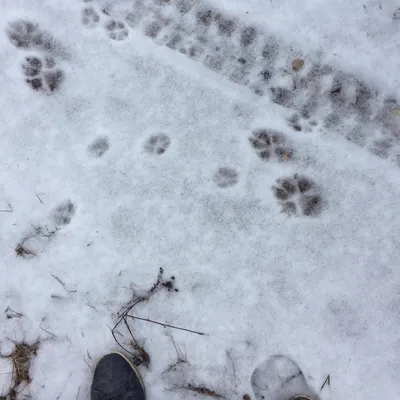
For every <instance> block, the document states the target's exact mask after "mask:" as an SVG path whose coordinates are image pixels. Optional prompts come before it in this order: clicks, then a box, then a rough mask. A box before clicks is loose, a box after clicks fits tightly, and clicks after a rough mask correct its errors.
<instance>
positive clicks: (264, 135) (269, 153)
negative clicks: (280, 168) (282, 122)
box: [249, 129, 294, 162]
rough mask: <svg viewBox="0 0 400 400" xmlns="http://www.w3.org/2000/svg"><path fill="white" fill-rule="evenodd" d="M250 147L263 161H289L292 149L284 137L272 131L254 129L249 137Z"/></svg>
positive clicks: (291, 156)
mask: <svg viewBox="0 0 400 400" xmlns="http://www.w3.org/2000/svg"><path fill="white" fill-rule="evenodd" d="M249 142H250V145H251V147H252V148H253V149H254V151H255V152H256V154H257V155H258V156H259V157H260V158H261V159H262V160H264V161H268V160H276V161H279V162H284V161H289V160H291V159H292V158H293V153H294V151H293V149H292V148H291V147H290V146H289V145H288V143H287V139H286V137H285V135H283V134H282V133H280V132H277V131H274V130H272V129H255V130H253V132H252V134H251V136H250V137H249Z"/></svg>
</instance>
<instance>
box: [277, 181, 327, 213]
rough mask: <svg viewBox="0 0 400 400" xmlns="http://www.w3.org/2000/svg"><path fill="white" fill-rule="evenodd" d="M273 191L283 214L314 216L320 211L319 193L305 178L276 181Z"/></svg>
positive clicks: (312, 182) (313, 184)
mask: <svg viewBox="0 0 400 400" xmlns="http://www.w3.org/2000/svg"><path fill="white" fill-rule="evenodd" d="M273 191H274V195H275V197H276V198H277V200H278V202H279V203H280V205H281V206H282V212H283V213H285V214H288V215H296V214H297V215H306V216H316V215H318V214H320V212H321V210H322V197H321V194H320V191H319V189H318V187H317V185H316V184H315V182H314V181H313V180H311V179H310V178H307V177H306V176H301V175H298V174H295V175H294V176H293V178H283V179H278V180H277V182H276V185H275V186H274V187H273Z"/></svg>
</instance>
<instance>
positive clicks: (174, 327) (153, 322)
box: [126, 315, 208, 336]
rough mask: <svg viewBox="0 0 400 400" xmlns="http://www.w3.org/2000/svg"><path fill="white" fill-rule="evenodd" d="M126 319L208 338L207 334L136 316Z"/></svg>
mask: <svg viewBox="0 0 400 400" xmlns="http://www.w3.org/2000/svg"><path fill="white" fill-rule="evenodd" d="M126 317H129V318H132V319H138V320H139V321H146V322H151V323H152V324H157V325H161V326H163V327H164V328H172V329H178V330H180V331H185V332H190V333H195V334H196V335H201V336H208V334H207V333H203V332H197V331H192V330H191V329H186V328H179V327H177V326H173V325H169V324H164V323H162V322H157V321H153V320H151V319H150V318H140V317H136V316H134V315H127V316H126Z"/></svg>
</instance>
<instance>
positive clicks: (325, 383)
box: [319, 374, 331, 392]
mask: <svg viewBox="0 0 400 400" xmlns="http://www.w3.org/2000/svg"><path fill="white" fill-rule="evenodd" d="M325 385H328V386H329V387H331V375H330V374H329V375H328V376H327V377H326V379H325V382H324V383H323V384H322V386H321V388H320V389H319V391H320V392H321V391H322V389H323V388H324V387H325Z"/></svg>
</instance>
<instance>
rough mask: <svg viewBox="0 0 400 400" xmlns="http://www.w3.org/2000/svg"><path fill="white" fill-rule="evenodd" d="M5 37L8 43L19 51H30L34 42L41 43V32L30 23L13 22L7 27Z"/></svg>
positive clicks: (36, 26)
mask: <svg viewBox="0 0 400 400" xmlns="http://www.w3.org/2000/svg"><path fill="white" fill-rule="evenodd" d="M7 36H8V38H9V40H10V42H11V43H12V44H13V45H14V46H15V47H17V48H20V49H31V48H32V45H33V44H35V43H36V42H41V39H42V32H41V31H40V30H39V27H38V25H37V24H35V23H33V22H30V21H24V20H20V21H14V22H11V23H10V24H9V25H8V28H7Z"/></svg>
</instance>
